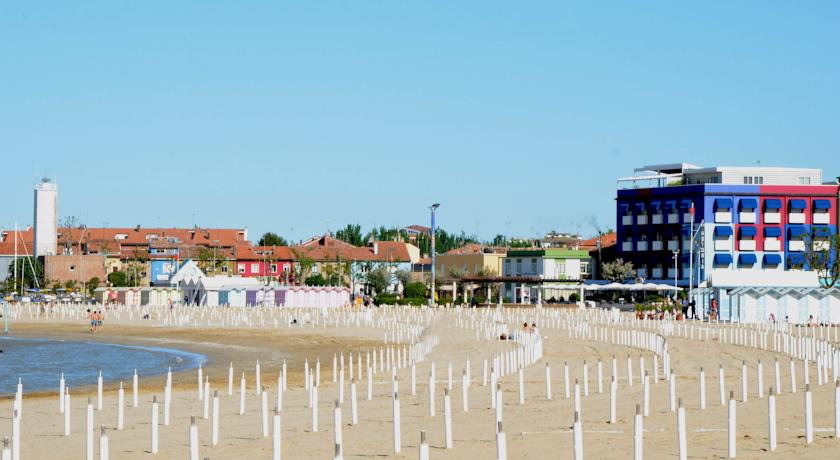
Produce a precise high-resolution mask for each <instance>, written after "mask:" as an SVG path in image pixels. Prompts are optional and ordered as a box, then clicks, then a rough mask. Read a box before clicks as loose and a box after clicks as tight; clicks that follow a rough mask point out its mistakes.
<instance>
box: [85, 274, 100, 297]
mask: <svg viewBox="0 0 840 460" xmlns="http://www.w3.org/2000/svg"><path fill="white" fill-rule="evenodd" d="M100 282H101V281H100V280H99V277H97V276H94V277H93V278H91V279H89V280H88V282H87V283H85V288H86V289H87V291H88V294H93V291H95V290H96V288H98V287H99V283H100Z"/></svg>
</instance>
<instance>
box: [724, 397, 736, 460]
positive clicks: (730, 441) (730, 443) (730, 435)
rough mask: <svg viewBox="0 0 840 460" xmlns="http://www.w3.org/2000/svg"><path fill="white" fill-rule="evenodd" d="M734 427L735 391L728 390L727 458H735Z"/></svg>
mask: <svg viewBox="0 0 840 460" xmlns="http://www.w3.org/2000/svg"><path fill="white" fill-rule="evenodd" d="M735 427H736V420H735V392H734V391H731V390H730V391H729V417H728V418H727V424H726V431H727V436H726V439H727V447H728V449H727V451H728V454H729V458H735Z"/></svg>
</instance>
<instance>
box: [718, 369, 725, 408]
mask: <svg viewBox="0 0 840 460" xmlns="http://www.w3.org/2000/svg"><path fill="white" fill-rule="evenodd" d="M718 366H720V367H718V388H719V389H720V405H721V406H725V405H726V396H725V395H726V382H725V380H724V379H723V364H719V365H718Z"/></svg>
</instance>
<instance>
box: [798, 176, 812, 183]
mask: <svg viewBox="0 0 840 460" xmlns="http://www.w3.org/2000/svg"><path fill="white" fill-rule="evenodd" d="M799 185H811V178H810V177H808V176H799Z"/></svg>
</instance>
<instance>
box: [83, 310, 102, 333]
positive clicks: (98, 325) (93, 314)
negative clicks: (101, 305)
mask: <svg viewBox="0 0 840 460" xmlns="http://www.w3.org/2000/svg"><path fill="white" fill-rule="evenodd" d="M87 313H88V317H89V318H90V332H91V333H93V334H96V333H97V332H99V331H101V330H102V321H104V320H105V314H104V313H102V311H97V310H94V311H91V310H88V311H87Z"/></svg>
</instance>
